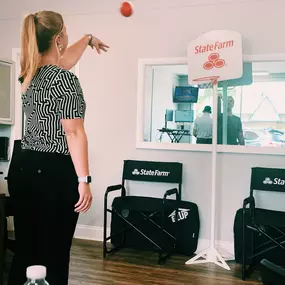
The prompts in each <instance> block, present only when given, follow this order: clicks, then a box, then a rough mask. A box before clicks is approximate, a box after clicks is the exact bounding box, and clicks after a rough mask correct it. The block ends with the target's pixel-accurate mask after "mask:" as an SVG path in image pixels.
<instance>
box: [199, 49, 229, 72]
mask: <svg viewBox="0 0 285 285" xmlns="http://www.w3.org/2000/svg"><path fill="white" fill-rule="evenodd" d="M225 64H226V62H225V60H224V59H222V58H220V55H219V54H218V53H211V54H210V55H209V56H208V60H207V61H206V62H205V63H204V65H203V68H204V69H206V70H210V69H212V68H214V67H216V68H222V67H224V66H225Z"/></svg>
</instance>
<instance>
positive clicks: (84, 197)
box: [75, 182, 93, 213]
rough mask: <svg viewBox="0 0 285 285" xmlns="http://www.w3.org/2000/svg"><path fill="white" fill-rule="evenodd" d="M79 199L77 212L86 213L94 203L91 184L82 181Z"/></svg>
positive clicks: (79, 188) (76, 206)
mask: <svg viewBox="0 0 285 285" xmlns="http://www.w3.org/2000/svg"><path fill="white" fill-rule="evenodd" d="M78 192H79V200H78V202H77V204H76V205H75V212H78V213H79V212H82V213H86V212H87V211H88V210H89V208H90V207H91V204H92V199H93V198H92V193H91V190H90V184H87V183H84V182H80V183H79V185H78Z"/></svg>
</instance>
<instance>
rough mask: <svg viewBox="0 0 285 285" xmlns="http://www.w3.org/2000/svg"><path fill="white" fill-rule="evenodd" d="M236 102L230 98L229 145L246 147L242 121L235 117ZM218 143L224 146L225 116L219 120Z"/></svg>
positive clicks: (228, 119)
mask: <svg viewBox="0 0 285 285" xmlns="http://www.w3.org/2000/svg"><path fill="white" fill-rule="evenodd" d="M234 105H235V100H234V98H233V97H232V96H229V97H228V108H227V111H228V117H227V143H226V144H227V145H244V144H245V143H244V137H243V131H242V123H241V119H240V117H238V116H235V115H233V107H234ZM218 143H219V144H223V114H220V115H219V118H218Z"/></svg>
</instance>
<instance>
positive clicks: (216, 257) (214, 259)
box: [186, 80, 230, 270]
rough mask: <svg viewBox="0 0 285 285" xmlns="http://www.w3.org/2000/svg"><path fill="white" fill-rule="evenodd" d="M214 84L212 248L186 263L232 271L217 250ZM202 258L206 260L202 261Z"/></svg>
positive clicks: (215, 103)
mask: <svg viewBox="0 0 285 285" xmlns="http://www.w3.org/2000/svg"><path fill="white" fill-rule="evenodd" d="M212 82H213V117H212V118H213V126H212V132H213V134H212V178H211V186H212V187H211V188H212V195H211V196H212V197H211V241H210V247H209V248H207V249H205V250H203V251H202V252H200V253H199V254H197V255H196V256H194V257H193V258H191V259H189V260H188V261H186V264H196V263H198V264H199V263H208V262H211V263H214V264H216V265H218V266H220V267H222V268H224V269H226V270H230V267H229V266H228V264H227V263H226V262H225V260H224V259H223V257H222V256H221V255H220V253H219V252H218V251H217V249H216V248H215V225H216V173H217V171H216V170H217V137H218V134H217V131H218V121H217V118H218V116H217V114H218V82H217V80H214V81H212ZM200 258H204V260H201V259H200Z"/></svg>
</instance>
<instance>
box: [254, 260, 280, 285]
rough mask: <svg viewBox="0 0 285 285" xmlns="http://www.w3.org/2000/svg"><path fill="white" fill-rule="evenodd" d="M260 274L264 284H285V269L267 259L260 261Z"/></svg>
mask: <svg viewBox="0 0 285 285" xmlns="http://www.w3.org/2000/svg"><path fill="white" fill-rule="evenodd" d="M260 274H261V278H262V282H263V284H264V285H284V284H285V269H284V268H282V267H280V266H277V265H275V264H274V263H272V262H270V261H268V260H266V259H263V260H262V261H261V263H260Z"/></svg>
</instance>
